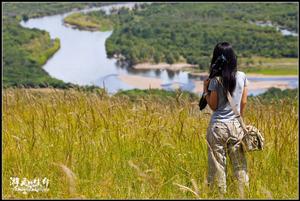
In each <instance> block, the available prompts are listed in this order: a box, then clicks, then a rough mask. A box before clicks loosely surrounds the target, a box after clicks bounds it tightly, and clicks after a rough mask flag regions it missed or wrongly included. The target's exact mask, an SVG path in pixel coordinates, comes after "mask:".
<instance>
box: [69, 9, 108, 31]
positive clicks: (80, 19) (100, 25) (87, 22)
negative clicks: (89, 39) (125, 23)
mask: <svg viewBox="0 0 300 201" xmlns="http://www.w3.org/2000/svg"><path fill="white" fill-rule="evenodd" d="M64 22H65V23H67V24H70V25H74V26H75V27H77V28H79V29H88V30H89V29H93V30H98V31H110V30H112V29H113V23H112V21H111V20H110V19H108V18H107V19H106V18H103V17H96V16H87V15H85V14H83V13H73V14H71V15H68V16H67V17H65V18H64Z"/></svg>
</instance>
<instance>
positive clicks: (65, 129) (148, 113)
mask: <svg viewBox="0 0 300 201" xmlns="http://www.w3.org/2000/svg"><path fill="white" fill-rule="evenodd" d="M3 95H4V96H3V105H4V107H3V130H2V132H3V150H2V151H3V152H2V156H3V161H5V163H3V197H4V198H74V197H77V198H79V197H81V198H104V199H110V198H119V199H122V198H123V199H125V198H127V199H130V198H131V199H132V198H153V199H155V198H171V199H172V198H174V199H175V198H177V199H178V198H195V195H194V194H192V193H191V192H189V191H183V190H182V189H180V188H179V187H178V186H177V185H176V184H181V185H184V186H187V187H189V188H191V189H193V190H194V187H193V185H192V182H191V180H192V179H193V180H195V181H196V183H197V184H196V185H197V187H198V190H199V192H200V193H199V194H200V195H199V197H201V198H217V197H218V195H217V194H216V193H214V192H209V191H208V189H207V186H206V183H205V179H206V174H207V145H206V142H205V133H206V128H207V125H208V121H209V118H210V115H209V113H210V110H209V109H206V110H205V111H204V112H199V110H198V107H197V105H193V103H192V102H191V101H190V100H189V99H186V98H184V97H180V96H178V97H179V98H177V99H176V98H172V97H170V98H169V99H168V101H159V100H158V99H156V101H155V99H152V98H149V97H144V98H140V99H137V100H136V101H134V102H132V101H130V98H129V97H128V98H126V97H124V96H114V97H111V98H109V97H107V96H106V95H105V94H101V93H85V92H80V91H69V90H66V91H60V92H55V93H46V94H45V93H41V92H33V91H28V90H27V91H25V90H23V89H15V90H10V89H9V90H5V91H4V93H3ZM297 111H298V103H297V98H296V99H282V100H279V101H278V102H274V101H269V102H267V103H266V104H265V103H264V102H263V101H260V100H259V99H253V100H251V101H249V102H248V105H247V110H246V113H245V121H246V122H247V123H250V122H251V123H252V124H254V125H256V126H257V127H258V128H259V129H261V130H262V131H263V133H264V136H265V139H266V144H265V150H264V151H262V152H255V153H251V154H249V155H248V156H247V160H248V169H249V176H250V192H249V194H248V195H247V198H274V199H280V198H283V199H285V198H297V196H298V179H297V178H298V176H299V175H298V157H297V152H298V148H299V147H298V143H297V142H298V112H297ZM283 139H284V143H283V141H282V140H283ZM56 163H58V164H64V165H65V166H66V167H68V168H69V169H70V170H71V171H72V172H73V173H74V175H75V176H76V179H75V180H74V181H72V180H70V183H69V182H68V178H70V177H71V178H72V177H74V176H72V174H71V173H68V172H67V171H66V170H63V169H62V168H61V167H59V166H57V165H56ZM228 174H229V176H228V180H227V181H228V194H227V195H226V197H231V198H237V194H236V190H235V189H236V183H235V182H234V180H233V175H232V171H231V168H228ZM67 175H69V177H68V176H67ZM11 176H17V177H19V178H21V179H22V178H24V177H26V178H28V179H34V178H41V177H47V178H48V179H50V190H49V192H47V193H41V192H40V193H29V194H27V195H26V194H25V195H24V194H22V193H19V192H13V191H12V190H11V188H10V187H9V178H10V177H11ZM72 186H74V187H75V189H73V190H72ZM70 188H71V189H70Z"/></svg>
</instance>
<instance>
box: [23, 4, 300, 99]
mask: <svg viewBox="0 0 300 201" xmlns="http://www.w3.org/2000/svg"><path fill="white" fill-rule="evenodd" d="M134 4H135V3H123V4H121V3H120V4H117V5H109V6H103V7H98V8H87V9H83V10H79V11H72V12H68V13H64V14H60V15H53V16H45V17H40V18H33V19H29V20H28V21H26V22H24V21H22V22H21V25H22V26H23V27H26V28H37V29H40V30H45V31H47V32H49V33H50V37H51V38H52V39H54V38H59V39H60V42H61V48H60V49H59V50H58V51H57V52H56V53H55V54H54V55H53V57H52V58H50V59H49V60H48V61H47V63H46V64H45V65H44V66H43V68H44V69H45V70H46V71H47V72H48V73H49V75H50V76H52V77H54V78H57V79H60V80H63V81H64V82H71V83H74V84H79V85H97V86H100V87H105V88H106V90H107V91H108V92H109V93H111V94H113V93H116V92H117V91H118V90H120V89H122V90H128V89H133V88H148V87H141V86H139V85H138V84H137V85H135V86H134V85H130V84H128V83H125V82H123V81H122V80H121V79H120V76H123V75H126V76H133V77H137V76H138V77H142V78H145V77H146V78H147V79H148V80H149V79H150V80H159V81H160V82H159V83H160V87H159V88H163V89H166V90H173V89H174V87H180V88H181V89H183V90H188V91H191V92H196V93H199V91H197V90H196V89H197V88H198V89H199V86H198V87H197V83H199V81H200V80H201V77H197V76H192V75H190V74H189V73H188V72H184V71H176V72H174V71H171V70H167V69H161V70H160V69H159V70H137V69H133V68H128V67H122V66H121V65H119V64H118V62H117V60H116V59H114V58H111V59H109V58H107V55H106V50H105V41H106V39H107V38H108V37H109V36H110V35H111V34H112V31H107V32H100V31H94V32H91V31H85V30H78V29H73V28H71V27H69V26H66V25H64V23H63V19H64V18H65V17H66V16H67V15H69V14H71V13H74V12H90V11H94V10H100V9H102V10H105V11H106V12H109V10H110V9H111V8H112V7H115V8H118V7H122V6H124V7H128V8H132V7H133V6H134ZM248 79H249V81H250V83H251V82H256V81H265V82H268V81H271V82H272V83H275V82H285V83H286V85H288V87H289V88H295V87H298V77H289V78H286V77H276V78H270V77H264V78H256V77H249V78H248ZM197 81H198V82H197ZM266 89H267V88H265V89H261V88H260V89H255V88H253V89H250V94H253V95H257V94H259V93H262V92H264V91H266Z"/></svg>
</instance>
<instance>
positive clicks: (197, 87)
mask: <svg viewBox="0 0 300 201" xmlns="http://www.w3.org/2000/svg"><path fill="white" fill-rule="evenodd" d="M247 77H248V78H249V79H251V78H255V79H258V80H251V81H249V79H248V81H249V85H248V90H249V92H255V91H261V90H267V89H269V88H272V87H275V88H279V89H281V90H283V89H290V88H291V87H290V86H289V81H288V80H286V81H285V80H279V81H272V80H271V81H266V80H259V79H260V78H270V77H271V76H265V75H257V74H256V75H255V76H254V75H250V76H247ZM273 77H277V78H279V77H278V76H273ZM286 78H294V76H286ZM119 79H120V80H121V81H122V82H124V83H126V84H128V85H130V86H132V87H136V88H140V89H148V88H156V89H163V84H164V82H163V80H161V79H159V78H149V77H143V76H138V75H134V76H131V75H120V76H119ZM193 84H194V88H193V90H192V92H193V93H197V94H199V93H202V92H203V81H200V80H193ZM170 87H171V88H172V89H177V88H180V85H179V84H178V83H173V84H171V85H170Z"/></svg>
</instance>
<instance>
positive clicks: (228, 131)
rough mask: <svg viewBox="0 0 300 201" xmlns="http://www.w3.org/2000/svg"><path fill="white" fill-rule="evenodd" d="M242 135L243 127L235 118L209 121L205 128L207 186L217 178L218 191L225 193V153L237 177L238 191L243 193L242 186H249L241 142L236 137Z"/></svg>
mask: <svg viewBox="0 0 300 201" xmlns="http://www.w3.org/2000/svg"><path fill="white" fill-rule="evenodd" d="M241 135H243V129H242V127H241V125H240V123H239V121H238V120H237V119H235V120H231V121H229V122H226V123H223V122H216V123H210V125H209V127H208V129H207V135H206V139H207V143H208V178H207V182H208V185H209V186H212V184H213V183H214V179H216V180H217V184H218V187H219V192H220V193H222V194H224V193H226V153H228V155H229V158H230V161H231V163H232V166H233V172H234V175H235V177H236V178H237V179H238V185H239V189H238V191H239V193H240V195H241V194H242V196H243V195H244V186H246V187H249V177H248V175H247V163H246V158H245V153H244V151H243V149H242V146H241V144H238V143H236V142H237V138H239V137H240V136H241Z"/></svg>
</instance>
